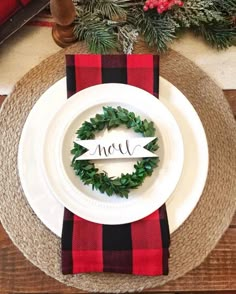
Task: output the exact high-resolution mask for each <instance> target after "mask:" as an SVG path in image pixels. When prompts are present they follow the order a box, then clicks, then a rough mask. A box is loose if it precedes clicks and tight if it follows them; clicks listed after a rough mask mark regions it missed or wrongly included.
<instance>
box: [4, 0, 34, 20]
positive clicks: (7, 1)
mask: <svg viewBox="0 0 236 294" xmlns="http://www.w3.org/2000/svg"><path fill="white" fill-rule="evenodd" d="M30 1H31V0H21V1H20V0H1V1H0V25H2V24H3V23H4V22H6V21H7V20H8V19H9V18H10V17H11V16H13V15H14V14H15V13H16V12H17V11H18V10H19V9H20V8H21V7H23V6H25V5H27V4H28V3H29V2H30Z"/></svg>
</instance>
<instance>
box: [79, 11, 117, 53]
mask: <svg viewBox="0 0 236 294" xmlns="http://www.w3.org/2000/svg"><path fill="white" fill-rule="evenodd" d="M74 33H75V36H76V37H77V38H78V40H80V41H81V40H85V42H86V43H87V45H88V47H89V50H90V51H91V52H92V53H101V54H104V53H107V52H109V51H110V50H113V49H116V48H117V37H116V34H115V32H114V30H113V29H112V28H111V27H109V26H108V25H107V23H106V21H104V20H102V19H101V18H100V16H99V14H97V13H93V14H91V13H84V14H83V13H79V14H78V17H77V19H76V21H75V28H74Z"/></svg>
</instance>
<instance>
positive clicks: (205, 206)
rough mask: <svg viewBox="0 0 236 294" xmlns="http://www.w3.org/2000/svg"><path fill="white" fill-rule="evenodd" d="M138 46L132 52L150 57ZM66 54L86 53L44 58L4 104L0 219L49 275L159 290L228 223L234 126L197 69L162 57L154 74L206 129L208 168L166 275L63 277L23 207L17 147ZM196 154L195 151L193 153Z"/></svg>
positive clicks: (175, 238) (49, 239)
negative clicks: (188, 105)
mask: <svg viewBox="0 0 236 294" xmlns="http://www.w3.org/2000/svg"><path fill="white" fill-rule="evenodd" d="M148 52H151V51H150V50H148V49H147V48H146V47H145V45H144V44H142V43H140V44H138V45H137V46H136V50H135V53H148ZM66 53H87V49H86V46H85V45H84V44H76V45H73V46H71V47H69V48H67V49H64V50H61V51H60V52H59V53H57V54H55V55H53V56H51V57H49V58H48V59H46V60H45V61H43V62H42V63H40V64H39V65H38V66H36V67H35V68H33V69H32V70H31V71H30V72H29V73H28V74H26V75H25V76H24V77H23V78H22V79H21V80H20V81H19V82H18V83H17V85H16V86H15V89H14V91H13V93H12V94H11V96H10V97H8V98H7V99H6V101H5V103H4V105H3V109H2V112H1V118H0V129H1V132H2V140H1V146H0V148H1V150H0V151H1V152H0V182H1V188H0V200H1V201H0V219H1V222H2V224H3V226H4V228H5V230H6V231H7V232H8V234H9V236H10V237H11V239H12V241H13V242H14V243H15V245H16V246H17V247H18V248H19V249H20V250H21V251H22V252H23V254H24V255H25V256H26V257H27V258H28V259H29V260H30V261H31V262H32V263H33V264H34V265H36V266H37V267H38V268H40V269H41V270H42V271H44V272H45V273H46V274H48V275H49V276H51V277H53V278H55V279H57V280H59V281H61V282H63V283H65V284H67V285H70V286H74V287H77V288H79V289H82V290H87V291H90V292H108V293H112V292H117V293H118V292H127V291H128V292H134V291H141V290H143V289H145V288H152V287H155V286H160V285H163V284H165V283H166V282H168V281H170V280H173V279H176V278H178V277H180V276H183V275H184V274H185V273H187V272H188V271H190V270H192V269H193V268H195V267H197V266H198V265H199V264H200V263H202V262H203V260H204V259H205V258H206V256H207V255H208V254H209V253H210V251H211V250H212V249H213V248H214V247H215V245H216V243H217V242H218V240H219V239H220V237H221V236H222V234H223V233H224V231H225V230H226V229H227V227H228V226H229V224H230V222H231V219H232V216H233V214H234V211H235V207H236V201H235V200H236V199H235V195H236V185H235V178H236V148H235V146H236V124H235V122H234V118H233V115H232V113H231V110H230V108H229V105H228V103H227V101H226V100H225V98H224V95H223V93H222V91H221V90H220V89H219V88H218V87H217V86H216V84H215V83H214V82H213V81H212V80H211V79H210V78H209V77H208V76H207V75H206V74H205V73H204V72H202V71H201V70H200V69H199V68H198V67H197V66H196V65H194V64H193V63H192V62H190V61H189V60H188V59H186V58H185V57H183V56H181V55H179V54H178V53H176V52H174V51H170V52H169V53H168V54H165V55H162V57H161V65H160V68H161V70H160V74H161V76H163V77H164V78H166V79H167V80H169V81H170V82H171V83H172V84H174V85H175V86H176V87H177V88H178V89H179V90H180V91H182V92H183V94H184V95H185V96H186V97H188V99H189V100H190V101H191V103H192V104H193V106H194V107H195V109H196V110H197V112H198V114H199V116H200V118H201V121H202V123H203V125H204V128H205V132H206V135H207V140H208V145H209V157H210V165H209V172H208V178H207V182H206V185H205V189H204V191H203V194H202V197H201V199H200V201H199V203H198V205H197V207H196V208H195V210H194V211H193V213H192V214H191V216H190V217H189V218H188V219H187V221H185V222H184V224H183V225H182V226H181V227H180V228H179V229H178V230H177V231H176V232H175V233H174V234H173V235H171V248H170V254H171V258H170V262H169V267H170V273H169V275H168V276H164V277H147V276H141V277H140V276H134V275H123V274H109V273H91V274H79V275H73V276H72V275H69V276H63V275H62V274H61V261H60V239H59V238H58V237H56V236H55V235H54V234H53V233H52V232H51V231H49V230H48V229H47V228H46V227H45V226H44V225H43V224H42V223H41V222H40V220H39V219H38V218H37V216H36V215H35V214H34V212H33V211H32V209H31V208H30V206H29V205H28V203H27V201H26V198H25V196H24V193H23V191H22V188H21V184H20V181H19V177H18V173H17V148H18V143H19V139H20V136H21V131H22V128H23V125H24V122H25V120H26V118H27V115H28V114H29V112H30V110H31V108H32V107H33V105H34V103H35V102H36V101H37V99H38V98H39V97H40V96H41V95H42V94H43V93H44V92H45V90H47V89H48V88H49V87H50V86H51V85H53V84H54V83H55V82H56V81H57V80H59V79H60V78H62V77H63V76H65V59H64V55H65V54H66ZM193 156H194V154H193Z"/></svg>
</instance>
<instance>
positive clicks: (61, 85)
mask: <svg viewBox="0 0 236 294" xmlns="http://www.w3.org/2000/svg"><path fill="white" fill-rule="evenodd" d="M163 84H166V85H167V86H168V87H169V86H170V87H171V89H173V90H174V91H175V92H176V93H177V94H179V95H180V96H181V99H183V101H184V103H185V104H186V105H187V107H188V108H190V112H191V113H194V114H195V115H196V116H197V118H198V123H199V126H200V128H202V129H203V132H204V140H205V142H204V144H205V145H206V148H207V154H206V156H207V159H208V162H209V154H208V146H207V138H206V134H205V131H204V128H203V125H202V122H201V120H200V118H199V115H198V113H197V112H196V110H195V109H194V107H193V106H192V104H191V103H190V101H189V100H188V99H187V98H186V97H185V96H184V94H183V93H182V92H181V91H180V90H179V89H178V88H176V87H175V86H174V85H173V84H171V83H170V82H169V81H167V80H166V79H164V78H163V77H161V76H160V86H161V87H160V99H162V97H161V92H162V89H163V87H162V85H163ZM56 91H59V93H60V95H57V104H60V105H61V104H62V103H64V102H65V101H66V77H65V76H64V77H63V78H61V79H59V80H58V81H57V82H55V83H54V84H53V85H51V86H50V87H49V88H48V89H47V90H46V91H45V92H44V93H43V94H42V95H41V96H40V97H39V99H38V100H37V102H36V103H35V105H34V106H33V108H32V109H31V111H30V112H29V114H28V117H27V119H26V122H25V124H24V127H23V129H22V135H24V134H25V133H26V132H27V131H28V130H27V127H28V125H29V122H30V120H29V117H30V116H31V117H32V115H31V114H32V111H33V110H34V109H38V108H39V104H40V103H41V102H42V101H43V100H44V99H45V100H46V99H49V100H50V98H51V96H53V95H55V93H56ZM52 100H53V99H52ZM54 101H56V100H54ZM53 106H54V107H55V103H54V105H53ZM181 113H183V112H182V110H181ZM190 123H191V121H190ZM181 131H182V130H181ZM23 138H24V136H21V138H20V143H19V150H20V149H22V147H23V146H21V144H23ZM22 157H23V154H21V153H20V152H19V151H18V155H17V168H18V172H19V176H20V180H21V185H22V189H23V191H24V194H25V197H26V200H27V201H28V203H29V205H30V207H31V209H32V210H33V211H34V212H35V214H36V216H37V217H38V218H39V219H40V220H41V221H42V223H43V224H44V225H45V226H46V227H47V228H48V229H49V230H50V231H52V233H54V234H55V235H57V236H58V237H60V236H61V232H62V222H63V213H64V207H63V206H62V205H61V204H60V203H58V201H56V200H55V199H54V198H53V196H52V195H50V194H48V195H47V197H46V193H47V191H44V192H46V193H43V194H41V197H44V198H43V199H41V201H43V203H45V202H44V201H45V197H46V199H47V201H48V202H49V201H50V202H52V203H53V205H54V206H55V213H57V216H58V217H57V218H55V217H53V218H52V217H51V219H49V218H48V215H50V214H49V211H48V208H47V210H46V212H45V210H44V207H45V205H43V209H42V208H41V206H40V207H39V206H38V205H36V202H35V197H34V196H33V197H32V195H31V192H30V191H29V187H28V183H26V178H25V177H24V175H23V174H22V173H23V169H22V166H20V164H21V163H22ZM23 162H24V160H23ZM207 173H208V164H207V168H206V169H205V182H206V179H207ZM205 182H204V184H202V187H200V189H199V190H200V191H201V192H200V194H199V195H198V197H197V199H196V201H195V203H194V205H193V207H192V208H191V209H190V210H189V211H188V212H187V213H186V214H185V216H184V217H183V218H182V220H180V219H178V220H176V219H174V218H173V219H170V216H169V217H168V218H169V224H170V232H171V233H173V232H174V231H176V230H177V229H178V228H179V227H180V226H181V225H182V224H183V223H184V222H185V221H186V220H187V218H188V217H189V216H190V215H191V213H192V211H193V209H194V208H195V206H196V205H197V203H198V201H199V199H200V197H201V193H202V191H203V189H204V186H205ZM40 188H41V187H40ZM34 192H35V191H34ZM33 195H35V194H33ZM173 199H174V197H173ZM173 203H174V200H173V201H171V205H172V206H173ZM169 208H170V204H169V203H168V201H167V212H168V210H169ZM45 214H46V216H45Z"/></svg>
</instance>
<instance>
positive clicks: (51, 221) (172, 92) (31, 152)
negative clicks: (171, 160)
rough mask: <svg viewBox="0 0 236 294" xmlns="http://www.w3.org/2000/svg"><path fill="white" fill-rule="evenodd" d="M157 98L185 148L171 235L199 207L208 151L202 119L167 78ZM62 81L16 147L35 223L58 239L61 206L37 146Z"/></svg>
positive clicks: (172, 203) (58, 102) (170, 203)
mask: <svg viewBox="0 0 236 294" xmlns="http://www.w3.org/2000/svg"><path fill="white" fill-rule="evenodd" d="M159 96H160V100H161V101H162V102H163V103H164V104H165V105H166V106H167V108H168V109H169V110H170V111H171V112H172V114H173V115H174V117H175V119H176V121H177V123H178V125H179V128H180V131H181V134H182V138H183V144H184V165H183V170H182V174H181V177H180V180H179V182H178V184H177V187H176V189H175V190H174V191H173V193H172V195H171V197H170V198H169V199H168V200H167V203H166V206H167V213H168V220H169V227H170V232H171V233H173V232H174V231H175V230H176V229H178V228H179V227H180V226H181V225H182V224H183V222H184V221H185V220H186V219H187V218H188V216H189V215H190V214H191V212H192V211H193V209H194V207H195V206H196V205H197V203H198V201H199V198H200V196H201V193H202V191H203V188H204V185H205V181H206V178H207V172H208V147H207V140H206V136H205V132H204V128H203V126H202V124H201V121H200V119H199V117H198V115H197V113H196V111H195V110H194V108H193V107H192V105H191V104H190V102H189V101H188V100H187V98H186V97H185V96H184V95H183V94H182V93H181V92H180V91H179V90H178V89H177V88H176V87H174V86H173V85H172V84H170V83H169V82H168V81H167V80H165V79H163V78H160V95H159ZM66 97H67V94H66V79H65V78H63V79H61V80H59V81H58V82H57V83H55V84H54V85H53V86H52V87H50V88H49V89H48V90H47V91H46V92H45V93H44V94H43V95H42V96H41V97H40V99H39V100H38V101H37V103H36V104H35V106H34V107H33V109H32V110H31V112H30V114H29V116H28V118H27V121H26V123H25V126H24V128H23V131H22V136H21V140H20V144H19V152H18V169H19V175H20V179H21V183H22V187H23V190H24V192H25V195H26V198H27V200H28V202H29V204H30V206H31V207H32V209H33V210H34V212H35V213H36V215H37V216H38V217H39V219H40V220H41V221H42V222H43V223H44V224H45V225H46V226H47V227H48V228H49V229H50V230H51V231H52V232H53V233H55V234H56V235H57V236H61V232H62V223H63V213H64V206H63V205H62V204H61V203H60V202H59V201H58V200H56V198H54V197H53V195H52V193H51V191H50V190H49V189H48V186H47V184H46V182H45V180H44V177H43V175H42V169H41V163H40V159H39V156H38V143H39V142H42V140H43V138H44V136H45V133H46V131H47V127H48V124H49V122H50V121H51V119H52V117H53V116H54V115H55V113H56V112H57V111H58V110H59V109H60V107H61V106H62V105H63V104H64V103H65V101H66Z"/></svg>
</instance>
